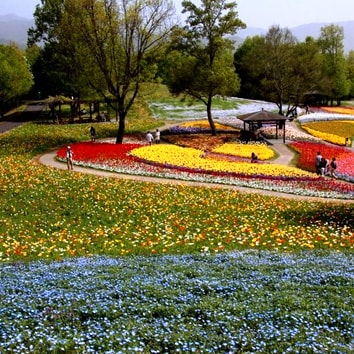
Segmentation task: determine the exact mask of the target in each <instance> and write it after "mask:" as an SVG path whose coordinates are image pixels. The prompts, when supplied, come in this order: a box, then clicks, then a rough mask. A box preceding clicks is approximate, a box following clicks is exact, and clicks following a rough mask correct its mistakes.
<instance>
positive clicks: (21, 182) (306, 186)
mask: <svg viewBox="0 0 354 354" xmlns="http://www.w3.org/2000/svg"><path fill="white" fill-rule="evenodd" d="M228 119H229V118H228ZM136 121H137V124H138V125H135V123H134V120H133V119H132V120H129V124H128V126H127V135H126V142H125V143H124V144H122V145H116V144H112V142H111V140H112V137H113V136H114V135H115V130H116V128H117V127H116V123H95V128H96V131H97V137H98V139H99V141H98V142H95V143H91V142H88V140H89V128H90V125H89V124H71V125H54V124H37V123H27V124H24V125H22V126H20V127H18V128H16V129H14V130H12V131H9V132H7V133H4V134H2V135H0V147H1V149H0V193H1V203H0V239H1V242H0V261H1V263H0V279H1V284H2V285H1V287H0V296H1V299H2V301H1V306H0V352H1V353H21V354H22V353H244V352H249V353H264V352H274V353H286V352H287V353H304V352H311V353H323V352H333V353H350V352H353V350H354V335H353V333H354V314H353V310H352V309H353V308H354V290H353V289H354V257H353V248H354V229H353V225H354V212H353V210H354V209H353V202H352V201H353V195H354V194H353V183H352V182H351V181H352V180H351V178H352V177H353V172H352V170H351V168H352V167H350V166H352V165H350V162H349V161H352V160H351V159H352V154H353V153H352V151H351V150H349V149H347V148H346V147H344V146H340V145H326V144H328V143H324V142H323V141H322V140H320V139H319V138H317V140H316V139H314V140H311V139H310V140H308V141H304V140H303V139H299V141H295V140H294V141H293V142H292V149H294V151H296V153H297V154H298V160H297V162H296V164H295V165H294V166H280V165H279V166H277V165H275V164H273V163H272V159H273V158H274V153H273V151H269V150H268V149H269V148H268V147H267V146H258V147H257V149H259V150H257V152H258V153H259V154H260V155H261V153H264V155H261V156H264V158H263V160H261V161H260V162H259V163H257V164H251V163H250V162H249V161H247V154H248V153H247V154H245V156H242V153H235V151H242V146H241V147H240V146H237V141H233V139H229V140H228V141H226V142H225V141H224V142H225V143H226V144H227V145H226V146H224V147H223V148H222V147H221V145H220V144H219V143H218V144H216V145H215V146H214V147H213V148H211V149H210V152H209V153H210V154H209V156H206V157H205V156H201V154H202V153H203V151H204V148H203V149H201V148H200V146H204V145H203V144H204V143H203V140H199V142H200V141H202V143H201V145H199V148H198V146H196V145H195V142H194V143H191V144H190V145H189V146H187V144H186V143H185V140H184V141H183V143H182V142H181V144H172V143H169V144H164V143H161V144H154V145H152V146H151V147H150V146H147V145H146V144H145V142H144V134H145V132H146V131H147V130H152V131H153V130H154V129H155V128H156V127H159V126H161V125H162V122H161V120H157V119H154V118H144V120H143V121H142V120H138V119H137V120H136ZM195 125H196V124H195V123H194V126H193V129H197V128H198V127H196V126H195ZM181 128H183V127H181ZM227 133H228V134H229V132H227ZM175 139H176V140H178V139H182V136H181V135H180V136H179V138H175ZM68 144H70V145H71V146H72V150H73V152H74V162H75V166H74V171H66V170H59V169H55V168H51V167H47V166H43V165H40V164H39V163H38V156H39V155H41V154H44V153H46V152H48V151H51V150H53V149H54V150H55V151H57V158H58V159H59V160H61V161H62V162H63V163H65V161H64V152H65V147H66V146H67V145H68ZM197 144H198V143H197ZM232 144H235V145H232ZM313 144H315V145H313ZM316 144H322V145H321V146H320V147H321V149H322V151H324V152H325V151H327V150H325V148H324V146H328V149H340V150H328V154H336V156H338V159H339V161H341V160H345V161H348V163H347V165H348V164H349V165H348V166H347V167H344V164H343V166H342V167H340V168H339V171H338V174H339V175H340V178H338V179H336V180H335V179H330V178H327V177H326V178H325V179H321V178H319V177H318V176H317V175H315V174H314V173H313V172H314V171H313V170H312V165H311V164H310V163H309V160H310V155H311V156H312V157H313V151H315V150H316V149H318V148H319V146H318V145H316ZM247 148H248V147H247ZM181 149H183V150H181ZM214 150H215V151H214ZM182 151H183V152H182ZM230 151H231V152H230ZM309 151H311V152H312V153H310V152H309ZM181 156H183V159H182V158H181ZM78 165H81V166H85V167H89V168H94V169H97V170H99V169H104V170H108V171H111V172H113V173H115V175H116V176H115V178H114V177H100V176H94V175H89V174H85V173H82V172H77V171H75V167H77V166H78ZM122 173H124V174H131V175H139V176H152V177H155V178H157V180H158V178H160V179H161V181H162V178H163V179H166V178H168V179H169V180H170V181H171V182H170V183H156V182H146V181H144V180H139V179H138V178H137V179H136V180H126V179H120V178H116V177H117V176H119V174H122ZM173 180H182V181H183V180H184V181H198V182H201V183H204V182H209V184H208V185H207V186H205V185H198V186H189V185H187V184H186V183H183V182H182V183H178V184H177V183H173ZM220 185H221V186H229V187H230V188H217V187H218V186H220ZM231 187H233V188H231ZM241 187H248V188H253V190H252V192H244V191H240V190H238V188H241ZM258 188H259V190H269V191H274V192H288V193H289V194H287V195H285V196H282V197H277V196H274V195H271V194H270V195H266V194H263V193H259V192H257V191H258ZM291 195H293V196H294V195H296V196H297V197H301V198H292V197H289V196H291Z"/></svg>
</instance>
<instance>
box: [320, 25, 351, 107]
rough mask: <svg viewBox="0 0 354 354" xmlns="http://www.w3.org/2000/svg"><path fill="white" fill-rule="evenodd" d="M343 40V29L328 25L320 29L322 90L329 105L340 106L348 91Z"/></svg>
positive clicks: (348, 84)
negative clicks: (326, 96) (329, 102)
mask: <svg viewBox="0 0 354 354" xmlns="http://www.w3.org/2000/svg"><path fill="white" fill-rule="evenodd" d="M343 40H344V29H343V27H341V26H338V25H329V26H324V27H322V28H321V34H320V37H319V39H318V43H319V45H320V47H321V52H322V56H323V65H322V72H323V75H324V77H325V80H324V83H325V85H324V86H323V87H322V90H323V92H324V93H326V94H327V95H328V97H329V98H330V101H331V105H333V102H334V100H336V101H337V104H340V101H341V99H342V97H344V96H346V95H348V93H349V90H350V83H349V81H348V79H347V66H346V60H345V56H344V45H343Z"/></svg>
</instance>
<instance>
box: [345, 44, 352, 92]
mask: <svg viewBox="0 0 354 354" xmlns="http://www.w3.org/2000/svg"><path fill="white" fill-rule="evenodd" d="M346 60H347V73H348V80H349V83H350V89H349V96H350V97H354V51H353V50H351V51H350V52H349V53H348V56H347V58H346Z"/></svg>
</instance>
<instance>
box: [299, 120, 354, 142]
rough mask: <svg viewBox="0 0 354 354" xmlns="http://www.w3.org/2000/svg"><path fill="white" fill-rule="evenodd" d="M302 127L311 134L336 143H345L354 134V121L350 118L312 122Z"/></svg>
mask: <svg viewBox="0 0 354 354" xmlns="http://www.w3.org/2000/svg"><path fill="white" fill-rule="evenodd" d="M302 127H303V128H304V129H305V130H306V131H307V132H308V133H309V134H311V135H313V136H316V137H318V138H320V139H321V140H325V141H328V142H330V143H333V144H336V145H345V139H346V138H347V137H351V136H354V121H350V120H348V121H344V120H343V121H338V120H335V121H319V122H311V123H306V124H304V125H303V126H302ZM333 132H335V134H333Z"/></svg>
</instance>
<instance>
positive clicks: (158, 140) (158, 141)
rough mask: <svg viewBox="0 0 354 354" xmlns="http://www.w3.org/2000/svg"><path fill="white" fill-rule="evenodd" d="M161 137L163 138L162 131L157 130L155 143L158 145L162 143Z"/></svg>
mask: <svg viewBox="0 0 354 354" xmlns="http://www.w3.org/2000/svg"><path fill="white" fill-rule="evenodd" d="M160 136H161V133H160V130H159V129H156V132H155V143H156V144H159V143H160Z"/></svg>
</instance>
